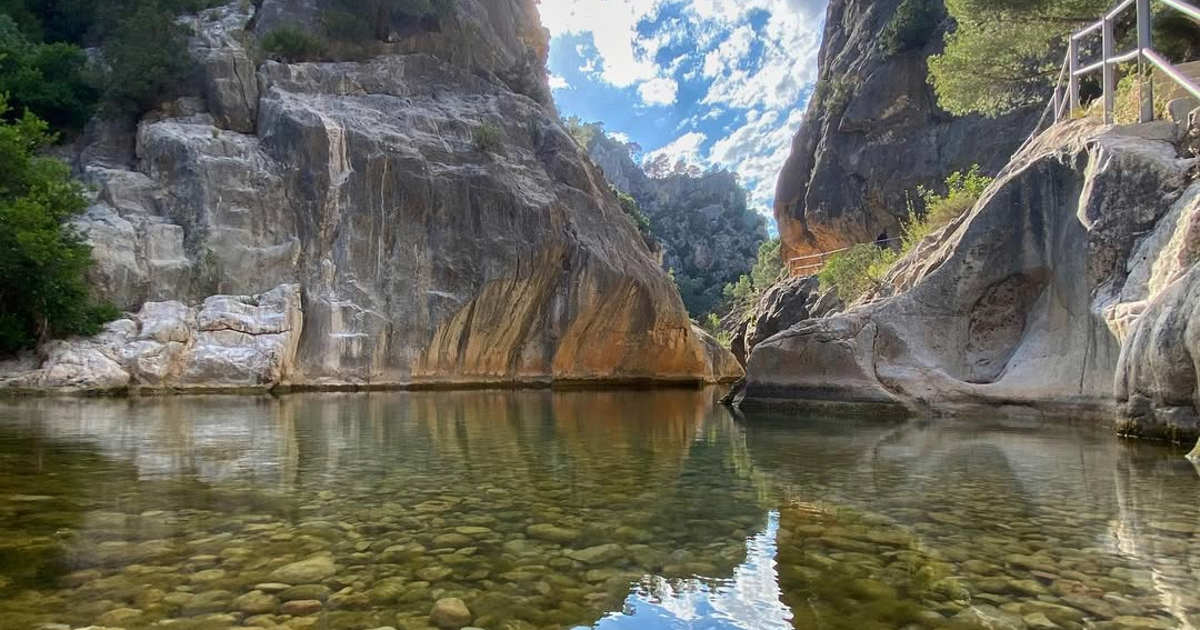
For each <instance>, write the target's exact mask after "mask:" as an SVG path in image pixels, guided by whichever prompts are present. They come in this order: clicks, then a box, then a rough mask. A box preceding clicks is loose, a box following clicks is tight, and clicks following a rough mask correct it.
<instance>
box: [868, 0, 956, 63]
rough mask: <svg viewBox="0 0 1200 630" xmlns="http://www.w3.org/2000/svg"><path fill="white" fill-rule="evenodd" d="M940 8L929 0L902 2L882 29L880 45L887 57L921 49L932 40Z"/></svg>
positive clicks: (938, 19) (939, 16)
mask: <svg viewBox="0 0 1200 630" xmlns="http://www.w3.org/2000/svg"><path fill="white" fill-rule="evenodd" d="M941 17H942V16H941V7H940V6H939V4H938V3H936V2H933V1H931V0H904V1H903V2H901V3H900V6H898V7H896V13H895V14H893V15H892V19H891V21H889V22H888V23H887V26H885V27H884V28H883V33H882V34H881V35H880V37H879V42H880V45H882V46H883V50H884V51H886V52H887V53H888V54H889V55H896V54H899V53H902V52H906V51H909V50H915V49H918V48H923V47H924V46H925V45H926V44H928V43H929V41H930V40H931V39H933V35H934V33H935V32H937V27H938V22H939V21H940V20H941Z"/></svg>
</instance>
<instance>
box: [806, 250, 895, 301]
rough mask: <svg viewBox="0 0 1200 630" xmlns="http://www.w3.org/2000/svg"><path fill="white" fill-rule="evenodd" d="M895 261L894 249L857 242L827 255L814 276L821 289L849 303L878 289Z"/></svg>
mask: <svg viewBox="0 0 1200 630" xmlns="http://www.w3.org/2000/svg"><path fill="white" fill-rule="evenodd" d="M896 259H897V254H896V252H895V251H894V250H891V249H888V248H886V247H876V246H875V245H874V244H871V243H860V244H858V245H855V246H853V247H851V248H850V249H847V250H846V251H844V252H838V253H836V254H834V255H832V256H830V257H829V260H827V261H826V262H825V266H824V267H822V268H821V272H820V273H819V274H817V277H818V278H819V279H820V281H821V289H822V290H828V289H830V288H832V289H833V290H834V291H835V292H836V293H837V296H838V297H839V298H841V300H842V301H843V302H845V303H846V304H850V303H851V302H853V301H855V300H857V299H858V298H860V297H862V296H863V294H865V293H866V292H867V291H869V290H871V289H872V288H874V287H877V286H879V283H880V281H882V280H883V276H884V275H885V274H887V271H888V269H890V268H891V266H892V263H894V262H896Z"/></svg>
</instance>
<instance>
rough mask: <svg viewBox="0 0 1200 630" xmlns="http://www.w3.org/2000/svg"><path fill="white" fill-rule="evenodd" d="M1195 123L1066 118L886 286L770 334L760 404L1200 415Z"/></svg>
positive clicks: (1153, 427) (760, 355) (750, 389)
mask: <svg viewBox="0 0 1200 630" xmlns="http://www.w3.org/2000/svg"><path fill="white" fill-rule="evenodd" d="M1179 131H1180V129H1179V127H1177V126H1176V125H1175V124H1174V123H1172V122H1169V121H1160V122H1157V123H1152V124H1147V125H1131V126H1113V125H1102V124H1100V123H1099V122H1097V121H1095V120H1093V119H1083V120H1078V121H1070V122H1066V123H1061V124H1059V125H1057V126H1055V127H1053V128H1051V129H1050V130H1049V131H1047V132H1046V133H1044V134H1042V135H1041V136H1039V138H1038V139H1037V141H1035V142H1034V143H1032V144H1031V146H1029V147H1028V148H1026V149H1025V150H1024V151H1022V152H1021V153H1019V154H1017V155H1016V156H1014V157H1013V160H1012V162H1011V163H1010V164H1009V166H1008V167H1006V168H1005V169H1004V172H1003V173H1002V174H1001V176H1000V177H999V178H998V179H997V180H996V181H995V182H994V183H993V185H992V186H991V187H990V188H989V189H988V191H987V192H986V193H985V194H984V196H983V197H982V198H981V199H980V200H979V202H978V203H977V204H976V206H975V207H974V208H973V209H972V210H970V211H969V212H967V213H965V214H964V215H962V216H961V217H959V218H958V219H957V220H955V221H954V222H952V223H951V224H950V225H948V226H946V227H945V228H943V229H942V230H940V231H938V232H935V233H934V234H933V235H931V236H930V237H928V238H927V239H926V240H924V241H923V242H922V243H921V244H920V245H919V246H918V247H916V248H915V249H914V250H913V251H911V252H910V253H909V254H908V255H907V256H905V257H904V258H902V259H901V260H900V261H899V262H898V263H897V264H896V266H895V267H894V268H893V269H892V270H891V271H890V272H889V274H888V276H887V277H886V278H885V280H884V283H883V286H882V287H881V288H880V289H879V290H878V291H877V292H876V294H875V295H874V296H872V299H869V300H868V301H867V302H866V303H865V304H860V305H858V306H856V307H853V308H851V309H850V310H848V311H846V312H844V313H842V314H838V315H834V316H831V317H827V318H824V319H809V320H805V321H802V322H800V323H797V324H795V325H793V326H791V327H790V328H788V329H787V330H785V331H783V332H781V333H779V334H776V335H775V336H773V337H771V338H769V339H767V340H766V341H763V342H761V343H759V344H758V346H757V347H755V349H754V351H753V353H752V354H751V355H750V358H749V362H748V365H747V378H746V383H745V386H744V388H743V389H742V390H741V391H740V392H739V393H738V394H737V397H736V398H737V399H738V401H740V403H741V404H743V405H755V404H767V405H770V404H776V403H780V402H785V401H789V400H790V401H800V400H805V401H826V402H867V403H879V404H882V405H885V406H889V407H894V408H896V409H897V410H907V411H918V412H923V413H927V412H930V411H932V412H946V411H949V412H963V411H969V410H972V409H983V408H987V409H994V408H997V407H1008V408H1010V409H1013V410H1018V411H1020V410H1024V411H1032V412H1034V413H1038V414H1065V415H1070V416H1072V417H1095V418H1101V419H1105V420H1109V419H1112V418H1114V417H1115V418H1118V419H1119V428H1120V429H1121V430H1122V431H1124V432H1127V433H1132V434H1138V435H1146V436H1154V437H1164V438H1171V439H1185V438H1191V437H1194V436H1196V435H1197V434H1198V433H1200V414H1198V413H1197V411H1198V410H1200V389H1198V388H1197V373H1198V372H1200V362H1198V361H1197V357H1200V336H1198V335H1197V331H1198V330H1200V327H1198V325H1197V310H1196V290H1197V278H1200V276H1198V274H1197V267H1198V263H1200V182H1198V181H1197V180H1196V176H1195V175H1196V173H1195V166H1196V164H1195V158H1192V157H1188V156H1186V155H1182V154H1181V152H1180V149H1179V145H1178V144H1177V142H1178V140H1179V135H1178V134H1179Z"/></svg>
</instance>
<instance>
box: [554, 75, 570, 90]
mask: <svg viewBox="0 0 1200 630" xmlns="http://www.w3.org/2000/svg"><path fill="white" fill-rule="evenodd" d="M550 89H551V90H569V89H571V84H570V83H567V80H566V79H564V78H562V77H560V76H558V75H557V74H551V75H550Z"/></svg>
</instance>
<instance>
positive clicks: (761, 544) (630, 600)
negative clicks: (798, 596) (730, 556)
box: [595, 510, 792, 630]
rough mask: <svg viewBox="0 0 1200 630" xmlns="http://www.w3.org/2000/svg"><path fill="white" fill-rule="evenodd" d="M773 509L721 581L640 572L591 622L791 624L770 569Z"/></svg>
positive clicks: (776, 627) (758, 628)
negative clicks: (618, 601) (614, 608)
mask: <svg viewBox="0 0 1200 630" xmlns="http://www.w3.org/2000/svg"><path fill="white" fill-rule="evenodd" d="M778 533H779V512H778V511H775V510H772V511H771V512H770V514H769V515H768V517H767V526H766V529H764V530H763V531H762V532H760V533H758V534H756V535H754V536H752V537H751V538H750V539H749V540H747V541H746V561H745V562H743V563H742V564H740V565H738V566H737V567H735V568H734V570H733V577H731V578H729V579H727V580H712V579H708V580H703V579H695V578H693V579H685V580H670V579H667V578H664V577H662V576H657V575H649V576H644V577H643V578H642V579H641V580H640V581H639V583H638V584H637V586H636V587H635V589H634V591H633V593H631V594H630V595H629V597H627V598H626V599H625V605H624V607H623V609H622V611H621V612H619V613H613V614H611V615H609V616H607V617H605V618H604V619H602V620H600V622H599V623H597V624H596V626H595V627H596V628H597V629H599V630H609V629H613V628H631V627H640V628H662V629H675V628H696V629H707V628H712V629H726V628H728V629H746V630H783V629H786V628H791V627H792V624H791V618H792V613H791V610H789V609H788V607H787V606H786V605H784V603H783V601H782V593H781V592H780V589H779V576H778V573H777V572H776V570H775V554H776V544H775V537H776V536H777V534H778Z"/></svg>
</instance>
